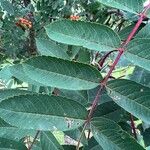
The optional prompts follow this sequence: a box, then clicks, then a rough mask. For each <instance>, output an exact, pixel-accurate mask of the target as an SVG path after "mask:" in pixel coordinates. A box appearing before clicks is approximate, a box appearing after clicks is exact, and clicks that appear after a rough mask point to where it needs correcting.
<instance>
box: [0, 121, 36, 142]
mask: <svg viewBox="0 0 150 150" xmlns="http://www.w3.org/2000/svg"><path fill="white" fill-rule="evenodd" d="M35 133H36V131H34V130H28V129H20V128H17V127H14V126H11V125H10V124H8V123H6V122H5V121H4V120H2V119H0V137H2V138H7V139H9V140H15V141H19V140H20V139H21V138H23V137H26V136H32V137H34V136H35Z"/></svg>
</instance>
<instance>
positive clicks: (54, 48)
mask: <svg viewBox="0 0 150 150" xmlns="http://www.w3.org/2000/svg"><path fill="white" fill-rule="evenodd" d="M36 45H37V49H38V51H39V52H40V54H41V55H45V56H52V57H57V58H64V59H69V56H68V55H67V54H66V52H65V51H64V49H62V48H61V47H60V46H59V45H57V44H56V43H55V42H53V41H50V40H47V39H43V38H37V39H36Z"/></svg>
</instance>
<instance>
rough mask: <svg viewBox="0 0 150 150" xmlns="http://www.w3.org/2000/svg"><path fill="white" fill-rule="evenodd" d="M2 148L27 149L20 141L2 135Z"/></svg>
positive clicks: (0, 141)
mask: <svg viewBox="0 0 150 150" xmlns="http://www.w3.org/2000/svg"><path fill="white" fill-rule="evenodd" d="M0 149H2V150H27V148H26V147H25V145H23V144H22V143H20V142H17V141H13V140H9V139H6V138H1V137H0Z"/></svg>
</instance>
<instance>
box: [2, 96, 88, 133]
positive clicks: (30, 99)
mask: <svg viewBox="0 0 150 150" xmlns="http://www.w3.org/2000/svg"><path fill="white" fill-rule="evenodd" d="M86 116H87V111H86V109H85V108H84V107H83V106H82V105H81V104H79V103H77V102H75V101H73V100H70V99H66V98H62V97H55V96H48V95H42V94H39V95H38V94H34V95H20V96H16V97H11V98H8V99H6V100H3V101H2V102H1V103H0V117H1V118H2V119H4V121H6V122H8V123H9V124H11V125H14V126H17V127H19V128H22V129H36V130H45V131H46V130H51V131H53V130H56V129H58V130H62V131H65V130H71V129H74V128H77V127H79V126H81V125H82V124H83V123H84V121H85V119H86Z"/></svg>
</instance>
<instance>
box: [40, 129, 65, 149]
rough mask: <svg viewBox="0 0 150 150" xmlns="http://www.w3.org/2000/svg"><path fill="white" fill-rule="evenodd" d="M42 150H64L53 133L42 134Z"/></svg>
mask: <svg viewBox="0 0 150 150" xmlns="http://www.w3.org/2000/svg"><path fill="white" fill-rule="evenodd" d="M40 142H41V148H42V150H48V149H49V150H50V149H51V150H63V147H62V146H61V145H60V144H59V143H58V141H57V140H56V138H55V137H54V135H53V134H52V133H51V132H42V133H41V136H40Z"/></svg>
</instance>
